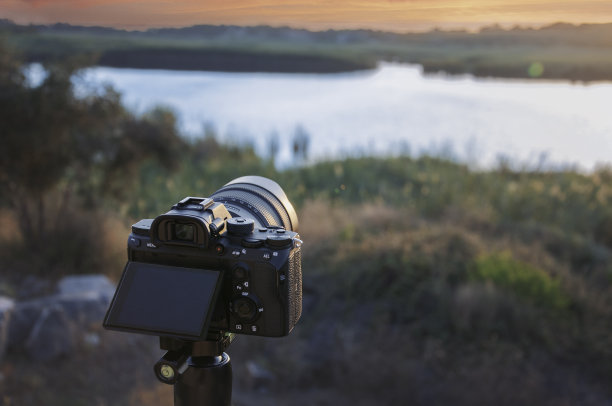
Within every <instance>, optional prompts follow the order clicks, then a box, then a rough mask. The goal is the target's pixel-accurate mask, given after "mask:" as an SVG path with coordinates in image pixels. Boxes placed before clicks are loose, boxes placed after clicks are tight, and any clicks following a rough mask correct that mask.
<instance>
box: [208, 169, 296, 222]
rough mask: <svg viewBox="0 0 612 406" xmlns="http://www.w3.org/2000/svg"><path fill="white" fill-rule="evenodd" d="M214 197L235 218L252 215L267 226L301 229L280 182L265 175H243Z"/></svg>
mask: <svg viewBox="0 0 612 406" xmlns="http://www.w3.org/2000/svg"><path fill="white" fill-rule="evenodd" d="M211 198H212V199H213V200H214V201H216V202H220V203H223V204H224V205H225V207H226V208H227V210H228V211H229V212H230V214H231V215H232V217H246V218H251V219H253V220H254V221H255V222H257V223H258V226H263V227H282V228H284V229H286V230H291V231H297V229H298V218H297V214H296V213H295V209H294V208H293V206H292V205H291V203H290V202H289V199H288V198H287V195H285V192H284V191H283V189H282V188H281V187H280V186H279V185H278V183H276V182H274V181H273V180H270V179H268V178H264V177H261V176H243V177H241V178H237V179H234V180H232V181H231V182H229V183H228V184H226V185H225V186H223V187H222V188H221V189H219V190H217V191H216V192H215V193H213V194H212V196H211Z"/></svg>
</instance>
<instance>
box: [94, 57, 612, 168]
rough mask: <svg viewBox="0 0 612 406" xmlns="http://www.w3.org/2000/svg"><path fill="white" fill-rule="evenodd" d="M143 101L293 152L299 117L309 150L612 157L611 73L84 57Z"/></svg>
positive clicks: (100, 77) (569, 160)
mask: <svg viewBox="0 0 612 406" xmlns="http://www.w3.org/2000/svg"><path fill="white" fill-rule="evenodd" d="M84 78H85V79H86V80H87V81H89V80H94V81H95V82H96V83H105V82H106V83H110V84H112V85H113V86H114V87H115V88H116V89H118V90H119V91H120V92H121V93H122V94H123V97H124V102H125V103H126V104H127V105H128V106H129V107H130V108H132V109H134V110H136V111H138V112H141V111H145V110H147V109H150V108H151V107H153V106H155V105H164V106H167V107H170V108H172V109H173V110H174V111H175V112H176V113H177V116H178V118H179V123H180V127H181V129H182V130H183V131H184V132H186V133H187V134H189V135H191V136H201V135H202V134H203V128H204V126H205V125H209V126H213V127H214V129H215V130H216V131H217V133H218V134H220V136H221V138H229V139H231V140H233V141H236V142H244V141H247V140H250V141H251V142H254V143H255V146H256V148H257V149H258V150H259V151H260V152H261V153H265V151H266V150H267V145H269V140H270V138H272V137H273V135H272V134H277V137H278V139H279V141H280V153H279V161H278V162H279V163H280V165H286V164H288V163H289V162H291V159H292V158H291V140H292V139H293V136H294V134H295V131H296V127H297V126H301V127H302V128H303V129H304V130H305V131H306V132H307V133H308V134H309V135H310V148H309V151H310V154H309V155H310V158H311V159H313V160H316V159H323V158H330V157H339V156H345V155H356V154H398V153H407V152H410V153H412V154H414V155H416V154H421V153H427V152H429V153H435V154H442V155H446V156H450V157H454V158H457V159H459V160H462V161H468V162H472V163H474V162H476V163H477V164H478V165H480V166H489V165H492V164H494V163H495V162H496V161H497V159H498V157H499V156H500V155H505V156H509V157H511V158H512V159H513V160H514V161H515V162H521V163H525V164H529V165H536V164H537V163H538V162H541V161H542V159H543V158H546V159H545V161H546V163H547V164H549V165H555V164H576V165H578V166H579V167H581V168H583V169H587V170H589V169H592V168H594V167H595V166H596V165H597V164H598V163H599V164H601V163H603V164H610V163H612V114H611V113H610V111H612V84H610V83H603V84H591V85H582V84H571V83H569V82H545V81H535V82H534V81H530V82H525V81H518V80H499V79H475V78H472V77H468V76H465V77H450V78H449V77H446V76H424V75H423V74H422V72H421V70H420V68H419V67H417V66H412V65H402V64H381V65H380V66H379V68H378V69H377V70H375V71H369V72H360V73H349V74H327V75H313V74H308V75H304V74H268V73H220V72H177V71H155V70H153V71H149V70H135V69H112V68H93V69H88V70H87V71H85V72H84Z"/></svg>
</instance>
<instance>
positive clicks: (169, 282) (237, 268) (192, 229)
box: [104, 176, 302, 341]
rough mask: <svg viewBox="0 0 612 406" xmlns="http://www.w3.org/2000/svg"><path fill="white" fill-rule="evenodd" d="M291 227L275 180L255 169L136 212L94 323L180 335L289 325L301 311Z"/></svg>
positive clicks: (269, 331) (294, 224)
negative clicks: (122, 260)
mask: <svg viewBox="0 0 612 406" xmlns="http://www.w3.org/2000/svg"><path fill="white" fill-rule="evenodd" d="M297 229H298V218H297V214H296V212H295V210H294V208H293V206H292V205H291V203H290V202H289V200H288V199H287V196H286V195H285V193H284V192H283V190H282V189H281V187H280V186H279V185H278V184H277V183H276V182H274V181H272V180H270V179H267V178H263V177H259V176H245V177H241V178H238V179H234V180H233V181H231V182H229V183H228V184H226V185H225V186H223V187H222V188H221V189H219V190H218V191H216V192H215V193H213V194H212V195H211V196H210V197H208V198H202V197H186V198H184V199H183V200H181V201H180V202H179V203H177V204H175V205H174V206H172V209H171V210H170V211H168V212H167V213H165V214H162V215H160V216H158V217H156V218H155V219H144V220H140V221H139V222H137V223H136V224H134V225H133V226H132V233H131V234H130V236H129V238H128V244H127V245H128V262H127V264H126V266H125V269H124V271H123V275H122V277H121V280H120V282H119V284H118V287H117V290H116V292H115V295H114V297H113V300H112V302H111V304H110V307H109V309H108V311H107V314H106V317H105V319H104V327H105V328H108V329H114V330H121V331H129V332H137V333H144V334H153V335H158V336H160V337H168V338H176V339H180V340H189V341H203V340H206V338H207V336H208V335H209V334H218V333H221V334H224V333H239V334H252V335H258V336H266V337H279V336H285V335H287V334H289V332H290V331H291V330H292V329H293V327H294V326H295V324H296V323H297V322H298V320H299V318H300V315H301V312H302V265H301V248H300V247H301V244H302V241H301V240H300V237H299V235H298V234H297Z"/></svg>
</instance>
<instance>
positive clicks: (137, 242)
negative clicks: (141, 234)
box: [128, 237, 140, 247]
mask: <svg viewBox="0 0 612 406" xmlns="http://www.w3.org/2000/svg"><path fill="white" fill-rule="evenodd" d="M128 244H129V245H130V246H132V247H140V240H139V239H138V238H135V237H130V239H129V240H128Z"/></svg>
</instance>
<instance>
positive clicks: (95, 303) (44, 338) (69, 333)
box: [8, 275, 115, 361]
mask: <svg viewBox="0 0 612 406" xmlns="http://www.w3.org/2000/svg"><path fill="white" fill-rule="evenodd" d="M56 291H57V293H56V294H53V295H49V296H45V297H42V298H38V299H33V300H28V301H24V302H18V303H17V304H16V305H15V307H14V310H13V314H12V317H11V320H10V324H9V331H8V345H9V347H10V348H11V349H14V350H17V351H19V350H25V352H26V353H27V354H28V355H29V356H30V357H31V358H32V359H33V360H36V361H51V360H54V359H57V358H59V357H61V356H63V355H67V354H69V353H70V352H71V351H72V350H73V349H74V348H75V346H76V345H77V344H78V343H83V344H84V345H89V342H88V341H87V340H88V337H91V334H92V331H93V332H95V330H96V329H98V328H99V327H100V325H101V324H102V320H103V318H104V315H105V313H106V310H107V308H108V305H109V304H110V301H111V299H112V296H113V294H114V292H115V288H114V286H113V284H112V283H111V282H110V281H109V280H108V278H106V277H105V276H103V275H79V276H69V277H65V278H63V279H62V280H60V282H59V283H58V285H57V289H56Z"/></svg>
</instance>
